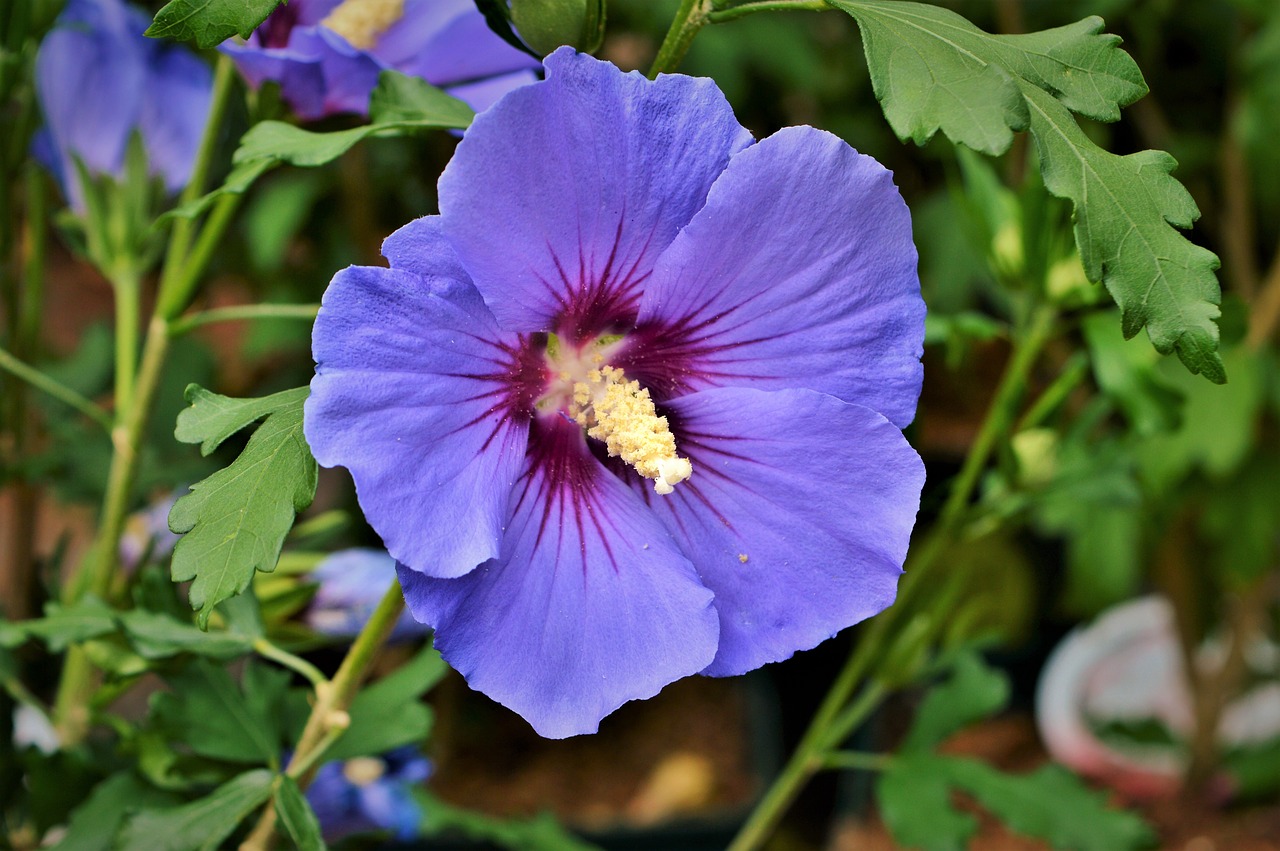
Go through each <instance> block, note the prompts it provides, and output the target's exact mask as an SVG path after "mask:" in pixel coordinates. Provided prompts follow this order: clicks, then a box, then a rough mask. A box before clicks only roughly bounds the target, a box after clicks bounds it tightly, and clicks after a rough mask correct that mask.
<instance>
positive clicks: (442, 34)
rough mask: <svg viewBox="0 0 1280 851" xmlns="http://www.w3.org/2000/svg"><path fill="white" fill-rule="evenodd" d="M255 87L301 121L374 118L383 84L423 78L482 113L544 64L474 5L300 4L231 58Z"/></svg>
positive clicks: (425, 0)
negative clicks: (267, 85)
mask: <svg viewBox="0 0 1280 851" xmlns="http://www.w3.org/2000/svg"><path fill="white" fill-rule="evenodd" d="M221 49H222V50H223V51H224V52H225V53H227V54H229V55H230V56H231V57H232V58H233V59H235V61H236V65H237V66H238V67H239V68H240V73H242V74H243V75H244V77H245V79H247V80H248V81H249V82H250V84H252V85H254V86H260V85H262V84H263V83H264V82H267V81H269V80H270V81H275V82H277V83H279V84H280V92H281V95H282V96H283V98H284V100H285V101H286V102H287V103H288V104H289V106H290V107H292V108H293V111H294V112H295V113H297V115H298V117H299V118H302V119H304V120H308V121H309V120H313V119H316V118H322V117H324V116H326V115H333V114H335V113H344V112H346V113H356V114H360V115H364V114H366V113H367V112H368V109H369V93H370V92H372V91H373V88H374V86H376V85H377V83H378V74H379V73H380V72H381V71H383V70H386V69H393V70H396V71H400V72H402V73H405V74H409V75H411V76H414V77H422V78H423V79H425V80H426V81H427V82H429V83H431V84H432V85H434V86H439V87H441V88H443V89H445V90H446V91H448V92H449V93H450V94H452V95H453V96H455V97H458V98H461V99H462V100H464V101H466V102H467V103H469V104H470V105H471V106H472V107H473V108H475V109H477V110H482V109H485V108H487V107H488V106H489V105H490V104H492V103H493V102H494V101H496V100H497V99H498V98H499V97H501V96H502V95H503V94H505V93H506V92H508V91H510V90H511V89H513V88H515V87H517V86H521V85H524V84H525V83H528V82H532V81H533V80H534V79H535V77H534V74H533V69H534V68H537V67H538V63H537V61H536V60H535V59H534V58H533V57H531V56H529V55H528V54H525V53H522V52H521V51H519V50H516V49H515V48H514V47H512V46H511V45H509V44H507V43H506V42H504V41H503V40H502V39H500V38H499V37H498V36H496V35H494V33H493V32H492V31H490V30H489V27H488V25H487V24H485V22H484V18H483V17H482V16H481V14H480V12H479V11H477V9H476V6H475V3H473V2H472V0H345V2H344V0H290V2H289V3H288V4H287V5H283V6H280V7H278V8H277V9H276V10H275V11H274V12H272V13H271V15H270V17H268V18H267V20H266V21H264V22H263V24H262V26H260V27H258V29H257V30H255V31H254V32H253V34H252V35H250V36H249V38H248V40H247V41H228V42H226V43H225V44H223V45H222V48H221Z"/></svg>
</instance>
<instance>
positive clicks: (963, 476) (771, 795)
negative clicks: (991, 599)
mask: <svg viewBox="0 0 1280 851" xmlns="http://www.w3.org/2000/svg"><path fill="white" fill-rule="evenodd" d="M1055 321H1056V314H1055V313H1054V312H1053V310H1052V309H1050V308H1048V307H1042V308H1038V309H1036V310H1034V311H1033V312H1032V314H1031V317H1030V319H1029V320H1028V322H1027V323H1026V325H1025V327H1024V328H1023V329H1022V333H1020V334H1018V335H1016V336H1015V339H1014V351H1013V355H1012V357H1010V359H1009V363H1008V364H1007V365H1006V366H1005V371H1004V375H1003V376H1001V379H1000V384H999V385H998V387H997V388H996V393H995V397H994V398H993V399H992V402H991V407H990V408H988V409H987V414H986V417H985V418H984V419H983V422H982V425H981V426H980V427H979V429H978V435H977V437H975V438H974V441H973V445H972V446H970V447H969V452H968V454H967V455H966V457H965V461H964V465H963V466H962V467H961V471H960V473H959V475H957V476H956V479H955V481H954V482H953V483H952V487H951V493H950V495H949V496H948V499H947V502H946V505H945V506H944V507H943V509H942V513H941V515H940V517H939V519H938V523H937V527H936V529H935V532H934V534H933V535H932V536H931V537H930V538H929V539H928V540H927V541H926V542H925V544H924V545H923V547H922V548H921V549H920V550H919V551H918V552H919V554H918V555H917V557H916V558H914V559H913V560H912V562H911V570H909V571H907V574H906V577H905V579H904V580H903V582H902V586H901V588H900V589H899V591H898V599H897V602H896V603H895V604H894V606H893V607H892V608H890V609H889V610H888V611H885V612H882V613H881V614H879V615H878V616H876V617H875V618H874V619H873V620H871V621H870V622H868V623H867V624H866V625H865V627H864V629H863V632H862V633H861V634H860V635H859V636H858V643H857V646H856V647H855V648H854V650H853V652H852V653H850V655H849V658H848V660H847V661H846V662H845V666H844V668H843V669H842V670H841V671H840V674H839V675H838V676H837V677H836V680H835V682H834V683H833V684H832V686H831V689H830V690H829V691H828V692H827V696H826V697H825V698H824V699H823V701H822V704H821V706H819V707H818V711H817V712H816V713H815V714H814V717H813V720H812V721H811V722H810V724H809V729H808V730H806V731H805V733H804V736H803V737H802V738H801V740H800V744H799V745H797V746H796V750H795V752H794V753H793V754H792V755H791V759H790V760H788V761H787V764H786V765H785V766H784V767H783V769H782V772H781V773H780V774H779V775H778V776H777V777H776V778H775V779H774V781H773V783H772V785H770V787H769V789H768V791H766V792H765V795H764V797H763V798H761V799H760V803H759V804H757V805H756V808H755V810H753V811H752V813H751V815H750V816H749V817H748V818H747V821H746V823H745V824H744V825H743V826H742V829H741V830H740V831H739V833H738V835H737V836H736V837H735V838H734V840H733V843H732V844H731V845H730V846H729V851H753V849H756V848H759V847H760V846H761V845H762V844H763V843H764V841H765V840H766V839H768V837H769V835H770V834H771V833H772V832H773V829H774V828H775V827H776V825H777V823H778V822H779V821H780V820H781V819H782V816H783V815H784V814H785V813H786V811H787V808H788V807H790V806H791V802H792V801H793V800H795V797H796V795H798V794H799V793H800V790H801V789H802V788H804V785H805V783H807V782H808V780H809V778H810V777H812V776H813V775H814V773H815V772H817V771H819V770H821V769H822V768H823V767H824V766H825V765H826V759H827V755H828V753H829V751H831V750H832V749H834V748H838V747H839V746H840V744H841V743H842V742H843V741H844V739H845V738H847V737H848V736H849V734H850V733H852V732H853V730H854V729H855V728H856V727H857V725H858V724H860V723H861V722H862V721H863V720H864V719H865V718H866V717H867V716H868V715H869V714H870V713H871V712H872V711H873V710H874V709H875V707H876V706H877V705H879V703H880V701H881V700H883V698H884V697H885V695H886V694H887V693H888V686H886V685H885V684H884V683H881V682H880V681H879V680H877V679H874V678H873V679H872V680H871V681H870V682H869V683H868V684H867V685H866V686H865V687H864V688H863V689H862V691H861V693H860V694H859V696H858V698H857V700H855V701H854V703H852V704H849V705H847V706H846V704H848V702H849V699H850V698H851V697H852V696H853V695H854V693H855V692H856V691H857V690H858V686H859V684H860V683H861V682H862V681H863V680H864V678H865V677H866V675H867V674H868V672H869V671H870V670H871V668H872V666H873V664H876V663H878V662H879V661H880V659H881V658H882V657H883V654H882V653H881V647H882V646H883V643H884V640H885V637H886V636H887V635H889V633H890V630H891V628H892V627H893V626H894V625H895V624H896V623H897V622H899V621H900V620H901V618H902V617H903V616H905V613H906V612H907V611H908V607H909V605H910V604H911V603H912V602H913V598H914V597H915V596H917V595H918V594H919V593H920V592H919V589H921V588H926V587H928V583H927V582H925V581H924V578H925V577H927V576H928V575H929V573H930V572H931V570H932V567H933V565H935V564H937V563H939V562H940V561H941V560H940V559H939V556H940V555H941V554H942V553H944V552H945V551H946V549H947V546H948V545H949V543H950V542H951V541H953V540H955V537H956V535H957V534H958V532H959V530H960V528H961V527H962V526H963V520H964V518H965V516H966V515H967V513H968V510H969V502H970V500H971V499H972V497H973V491H974V489H975V488H976V487H977V483H978V479H979V476H980V475H981V473H982V471H983V469H985V467H986V465H987V461H988V460H989V459H990V457H991V452H992V450H993V449H994V448H995V446H996V443H997V442H998V440H999V439H1000V438H1001V437H1002V436H1003V435H1005V434H1006V433H1007V432H1008V431H1009V429H1010V427H1011V426H1012V425H1013V422H1014V420H1015V419H1016V417H1017V412H1018V403H1019V400H1020V399H1021V398H1022V395H1023V391H1024V390H1025V388H1026V385H1027V379H1028V378H1029V377H1030V375H1031V369H1032V367H1033V366H1034V365H1035V362H1036V359H1037V358H1038V357H1039V355H1040V352H1041V351H1042V350H1043V348H1044V346H1045V344H1046V343H1047V342H1048V341H1049V339H1050V337H1051V335H1052V333H1053V329H1054V325H1055Z"/></svg>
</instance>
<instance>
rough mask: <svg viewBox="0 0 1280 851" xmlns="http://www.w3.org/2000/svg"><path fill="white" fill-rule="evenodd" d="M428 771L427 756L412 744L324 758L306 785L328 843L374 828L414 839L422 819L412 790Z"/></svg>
mask: <svg viewBox="0 0 1280 851" xmlns="http://www.w3.org/2000/svg"><path fill="white" fill-rule="evenodd" d="M430 776H431V761H430V760H428V759H427V758H426V757H424V756H422V754H420V753H419V752H418V751H417V749H416V748H414V747H412V746H408V747H403V748H397V749H395V750H393V751H390V752H389V753H386V754H383V755H382V756H381V757H368V756H362V757H356V758H355V759H348V760H345V761H342V762H330V763H326V764H325V765H324V766H322V767H321V768H320V770H319V771H318V772H316V777H315V780H313V781H312V782H311V785H310V786H309V787H308V788H307V793H306V794H307V800H308V801H309V802H310V803H311V807H312V809H314V810H315V812H316V817H317V818H318V819H319V820H320V830H321V832H322V833H323V834H324V838H325V839H326V840H328V841H330V842H333V841H336V840H338V839H340V838H341V837H343V836H348V835H350V834H353V833H367V832H369V831H374V830H385V831H389V832H390V833H392V834H393V835H394V836H395V837H396V838H397V839H412V838H413V837H415V836H417V835H418V832H419V827H420V826H421V824H422V808H421V807H420V806H418V803H417V801H415V800H414V798H413V789H414V787H416V786H420V785H422V784H423V783H424V782H426V780H427V778H428V777H430Z"/></svg>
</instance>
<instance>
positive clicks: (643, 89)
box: [440, 48, 751, 338]
mask: <svg viewBox="0 0 1280 851" xmlns="http://www.w3.org/2000/svg"><path fill="white" fill-rule="evenodd" d="M546 69H547V79H546V81H545V82H542V83H534V84H532V85H528V86H524V87H522V88H520V89H517V90H516V91H514V92H512V93H511V94H509V95H507V96H506V97H504V98H503V99H502V100H500V101H499V102H498V103H497V104H495V105H494V106H493V108H492V109H490V110H488V111H487V112H485V113H483V114H482V115H480V116H479V117H477V119H476V121H475V123H473V124H472V125H471V128H470V129H469V130H468V131H467V133H466V136H465V137H464V138H463V140H462V142H461V143H460V144H459V145H458V149H457V151H456V153H455V154H454V157H453V160H452V161H451V162H450V163H449V166H448V168H446V169H445V171H444V174H443V175H442V176H441V178H440V210H441V213H442V214H443V218H444V227H445V233H446V234H447V235H448V237H449V240H450V242H451V243H452V244H453V246H454V247H455V248H456V249H457V251H458V256H459V257H460V258H461V260H462V263H463V265H464V266H466V268H467V270H468V271H469V272H470V273H471V277H472V279H473V280H474V281H475V284H476V288H477V289H479V290H480V292H481V294H482V295H483V296H484V297H485V302H486V304H488V305H489V308H490V309H491V310H492V311H493V313H494V316H495V317H497V320H498V323H499V325H501V326H502V327H503V328H507V329H510V330H516V331H556V332H557V333H561V334H567V335H569V336H570V337H572V338H581V337H583V336H586V335H589V334H592V333H595V332H598V331H602V330H604V329H606V328H609V327H614V326H617V325H619V324H622V323H630V322H631V321H632V320H633V319H634V317H635V315H636V310H637V306H638V303H639V297H640V290H641V288H642V286H643V284H644V281H645V280H646V279H647V278H648V276H649V274H650V271H651V269H652V267H653V263H654V262H655V261H656V260H657V257H658V255H659V254H660V253H661V252H662V251H663V249H665V248H666V247H667V245H668V244H669V243H670V242H671V240H672V239H673V238H674V237H675V235H676V232H677V231H678V230H679V229H680V228H681V227H683V226H684V225H685V224H687V223H688V222H689V219H690V218H692V217H693V214H694V213H695V212H696V211H697V210H698V208H700V207H701V206H702V204H703V201H704V199H705V198H706V194H707V190H708V189H709V188H710V186H711V183H712V181H714V180H715V178H716V175H718V174H719V173H720V172H721V171H722V170H723V169H724V167H725V164H726V162H728V160H729V157H730V155H732V154H733V153H734V152H735V151H738V150H740V149H741V148H743V147H745V146H746V145H748V144H750V142H751V137H750V134H748V133H747V131H746V130H744V129H743V128H742V127H741V126H740V125H739V124H738V122H737V120H736V119H735V118H734V117H733V111H732V110H731V109H730V107H729V104H728V103H727V102H726V101H725V99H724V96H723V95H722V94H721V93H720V91H719V89H717V88H716V86H715V84H714V83H713V82H712V81H711V80H699V79H694V78H692V77H684V76H679V75H671V76H662V77H659V78H658V79H657V80H656V81H654V82H649V81H647V80H645V79H644V78H643V77H642V76H640V74H638V73H631V74H623V73H622V72H621V71H619V70H618V69H617V68H616V67H614V66H613V65H610V64H609V63H606V62H599V61H597V60H595V59H592V58H591V57H590V56H586V55H583V54H578V53H574V52H573V50H572V49H570V48H561V49H559V50H557V51H556V52H555V53H553V54H551V55H550V56H548V57H547V58H546ZM601 127H607V128H609V132H607V133H602V132H600V128H601ZM516 139H519V140H520V142H519V144H513V140H516Z"/></svg>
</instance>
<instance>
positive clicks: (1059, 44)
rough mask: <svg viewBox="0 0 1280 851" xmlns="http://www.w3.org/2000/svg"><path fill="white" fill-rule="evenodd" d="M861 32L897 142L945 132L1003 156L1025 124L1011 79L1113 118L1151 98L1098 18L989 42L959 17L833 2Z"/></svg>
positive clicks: (877, 0)
mask: <svg viewBox="0 0 1280 851" xmlns="http://www.w3.org/2000/svg"><path fill="white" fill-rule="evenodd" d="M831 3H832V5H833V6H836V7H837V8H839V9H842V10H844V11H845V12H848V13H849V14H850V15H852V16H853V18H854V19H855V20H857V22H858V28H859V29H860V30H861V31H862V43H863V49H864V50H865V51H866V54H867V65H868V67H869V68H870V71H871V83H872V87H873V88H874V90H875V94H876V98H877V99H879V101H880V102H881V105H882V106H883V107H884V112H885V117H886V118H888V119H889V124H890V126H892V127H893V129H894V132H895V133H897V134H898V136H899V138H902V139H911V140H913V141H915V142H916V143H918V144H923V143H925V142H927V141H928V140H929V139H930V138H932V136H933V134H934V133H935V132H937V131H938V130H939V129H941V130H942V132H943V133H945V134H946V135H947V136H948V138H950V139H952V140H953V141H956V142H959V143H961V144H963V145H965V146H967V147H969V148H972V149H973V150H975V151H981V152H983V153H986V154H992V155H994V154H999V153H1003V152H1004V151H1005V150H1006V149H1007V148H1008V147H1009V143H1010V142H1011V141H1012V140H1013V132H1012V131H1014V130H1022V129H1024V128H1025V127H1026V126H1027V106H1026V104H1025V103H1024V102H1023V98H1022V96H1021V95H1020V94H1019V91H1018V86H1017V85H1016V84H1015V82H1014V78H1015V77H1018V78H1021V79H1023V80H1026V81H1027V82H1029V83H1031V84H1033V85H1035V86H1037V87H1039V88H1041V89H1043V90H1045V91H1047V92H1051V93H1052V94H1053V95H1055V96H1056V97H1057V98H1058V99H1059V100H1061V101H1062V103H1063V104H1064V105H1065V106H1066V107H1067V108H1069V109H1072V110H1074V111H1076V112H1079V113H1081V114H1083V115H1087V116H1089V117H1091V118H1097V119H1099V120H1101V121H1115V120H1116V119H1117V118H1119V117H1120V107H1121V106H1127V105H1128V104H1130V103H1133V102H1134V101H1135V100H1137V99H1138V98H1140V97H1142V96H1143V95H1144V94H1146V92H1147V86H1146V83H1144V82H1143V80H1142V73H1141V72H1140V71H1139V70H1138V66H1137V65H1136V64H1135V63H1134V61H1133V59H1131V58H1130V57H1129V55H1128V54H1127V53H1125V52H1124V51H1122V50H1118V49H1117V46H1118V45H1119V44H1120V38H1119V37H1118V36H1114V35H1100V34H1099V31H1100V30H1101V29H1102V24H1103V22H1102V19H1101V18H1097V17H1091V18H1085V19H1084V20H1082V21H1079V22H1077V23H1074V24H1070V25H1068V26H1064V27H1058V28H1056V29H1052V30H1045V31H1044V32H1038V33H1031V34H1028V35H991V34H990V33H986V32H983V31H982V30H980V29H978V28H977V27H975V26H974V25H973V24H971V23H969V21H967V20H965V19H964V18H963V17H961V16H960V15H957V14H956V13H955V12H952V11H949V10H947V9H942V8H939V7H937V6H925V5H921V4H919V3H903V2H896V1H895V2H887V0H831Z"/></svg>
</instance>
